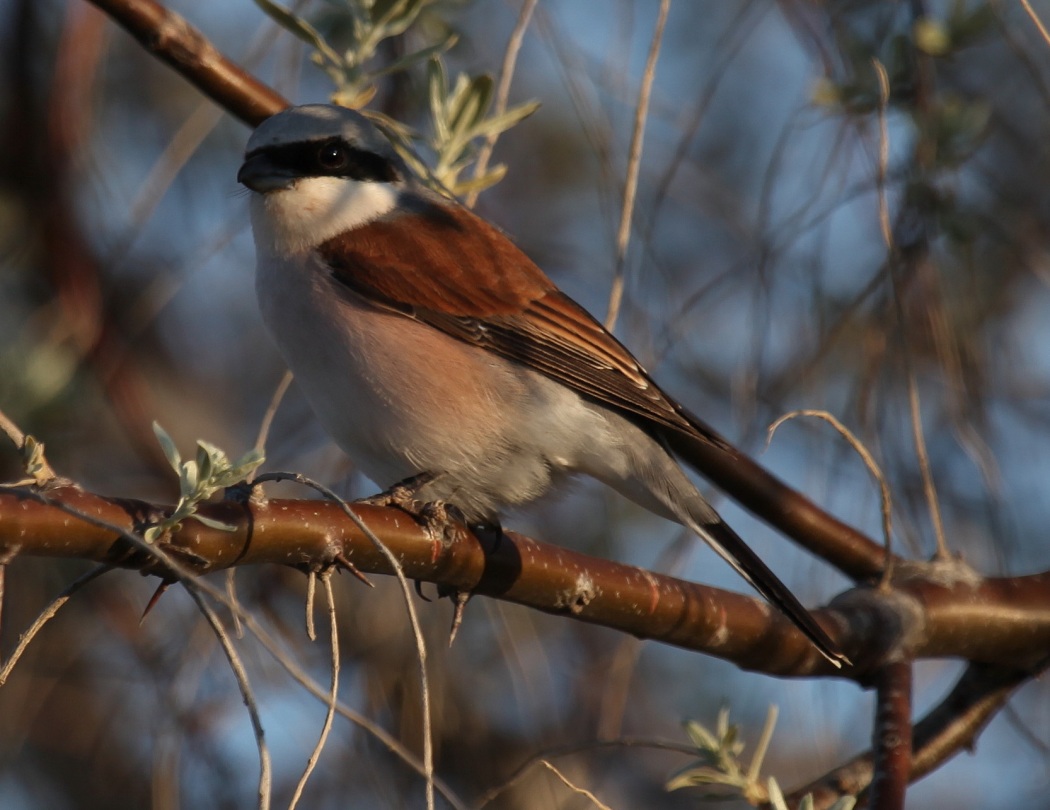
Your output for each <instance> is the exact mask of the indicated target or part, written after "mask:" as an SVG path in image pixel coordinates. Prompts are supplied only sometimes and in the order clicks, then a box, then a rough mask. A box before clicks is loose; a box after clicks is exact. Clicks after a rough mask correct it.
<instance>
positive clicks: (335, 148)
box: [317, 141, 350, 171]
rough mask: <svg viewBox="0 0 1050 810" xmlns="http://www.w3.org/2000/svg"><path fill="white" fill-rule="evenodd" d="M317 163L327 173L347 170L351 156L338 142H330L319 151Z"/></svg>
mask: <svg viewBox="0 0 1050 810" xmlns="http://www.w3.org/2000/svg"><path fill="white" fill-rule="evenodd" d="M317 162H318V163H319V164H321V167H322V168H323V169H325V170H327V171H339V170H340V169H345V168H346V166H347V164H348V163H349V162H350V155H349V153H348V152H347V150H346V147H345V146H343V145H342V144H341V143H339V142H338V141H329V142H328V143H326V144H324V145H323V146H321V147H320V148H319V149H318V150H317Z"/></svg>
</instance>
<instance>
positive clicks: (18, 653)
mask: <svg viewBox="0 0 1050 810" xmlns="http://www.w3.org/2000/svg"><path fill="white" fill-rule="evenodd" d="M112 570H113V569H112V568H111V567H110V566H108V565H99V566H96V567H95V568H92V569H91V570H90V571H88V572H87V573H86V574H81V575H80V576H79V577H77V578H76V579H75V580H73V581H72V582H71V583H70V584H69V585H68V586H67V587H66V588H65V590H63V591H62V593H60V594H59V595H58V596H56V597H55V598H54V599H53V600H51V603H50V604H49V605H48V606H47V607H45V608H44V609H43V610H42V611H40V614H39V615H38V616H37V617H36V619H34V620H33V623H32V624H31V625H30V626H29V629H28V630H26V631H25V632H24V633H23V634H22V635H21V636H20V637H19V639H18V644H17V645H16V646H15V649H14V651H13V652H12V653H11V657H10V658H9V659H7V662H6V663H4V665H3V666H2V667H0V686H3V685H4V683H6V682H7V679H8V677H9V676H10V675H11V671H12V670H13V669H14V668H15V664H17V663H18V659H19V658H21V657H22V653H24V652H25V651H26V648H27V647H28V646H29V644H30V642H31V641H32V640H33V639H34V638H36V636H37V634H38V633H39V632H40V631H41V630H42V629H43V627H44V625H45V624H47V623H48V622H49V621H51V620H52V619H53V618H54V617H55V614H56V613H58V611H59V610H60V609H61V608H62V606H63V605H64V604H65V603H66V602H68V601H69V600H70V599H71V598H72V597H73V594H75V593H76V592H77V591H79V590H80V589H81V588H83V587H84V586H85V585H87V584H88V583H89V582H91V581H92V580H94V579H97V578H98V577H100V576H102V575H103V574H105V573H106V572H107V571H112ZM0 571H2V567H0ZM0 595H2V593H0Z"/></svg>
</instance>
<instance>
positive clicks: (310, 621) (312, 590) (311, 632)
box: [306, 571, 317, 641]
mask: <svg viewBox="0 0 1050 810" xmlns="http://www.w3.org/2000/svg"><path fill="white" fill-rule="evenodd" d="M316 593H317V573H316V572H314V571H309V572H307V574H306V637H307V638H308V639H310V641H317V630H315V629H314V595H315V594H316Z"/></svg>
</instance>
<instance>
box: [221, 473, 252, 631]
mask: <svg viewBox="0 0 1050 810" xmlns="http://www.w3.org/2000/svg"><path fill="white" fill-rule="evenodd" d="M253 472H254V471H253ZM225 585H226V604H227V605H233V606H236V607H238V608H239V607H240V604H239V600H238V599H237V569H236V568H227V569H226V582H225ZM230 616H231V617H232V618H233V634H234V635H235V636H237V638H244V628H243V627H242V626H241V617H240V610H231V611H230Z"/></svg>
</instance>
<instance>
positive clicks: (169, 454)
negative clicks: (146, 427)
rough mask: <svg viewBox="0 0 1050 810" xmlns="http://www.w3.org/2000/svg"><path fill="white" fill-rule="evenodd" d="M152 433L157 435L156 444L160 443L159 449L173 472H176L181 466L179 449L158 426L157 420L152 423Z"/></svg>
mask: <svg viewBox="0 0 1050 810" xmlns="http://www.w3.org/2000/svg"><path fill="white" fill-rule="evenodd" d="M153 435H154V436H156V437H157V444H159V445H160V449H161V451H162V452H163V453H164V457H165V458H166V459H167V460H168V464H170V465H171V468H172V469H173V470H175V472H178V471H179V467H181V466H182V456H180V455H179V449H178V448H177V447H176V446H175V442H174V441H172V439H171V436H169V435H168V433H167V431H166V430H164V428H162V427H161V426H160V423H159V422H154V423H153Z"/></svg>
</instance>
